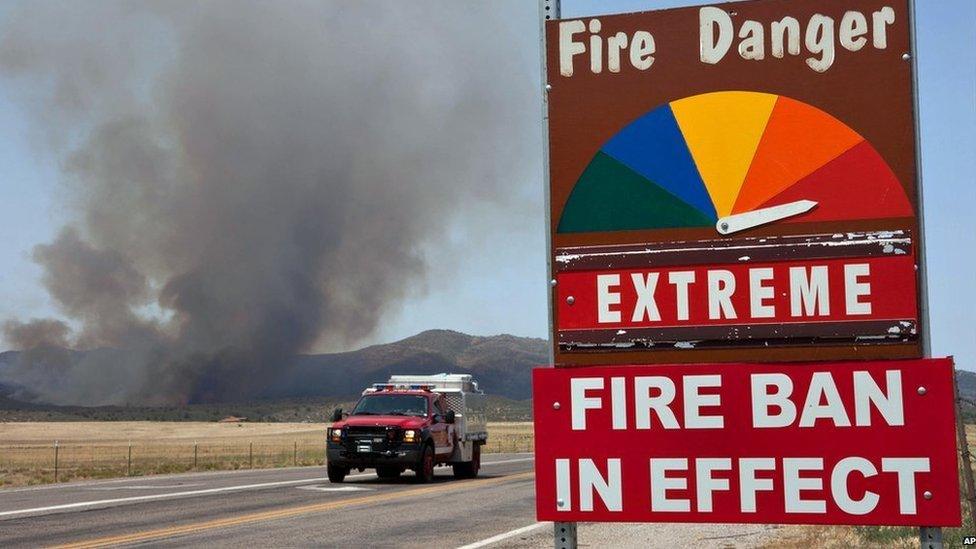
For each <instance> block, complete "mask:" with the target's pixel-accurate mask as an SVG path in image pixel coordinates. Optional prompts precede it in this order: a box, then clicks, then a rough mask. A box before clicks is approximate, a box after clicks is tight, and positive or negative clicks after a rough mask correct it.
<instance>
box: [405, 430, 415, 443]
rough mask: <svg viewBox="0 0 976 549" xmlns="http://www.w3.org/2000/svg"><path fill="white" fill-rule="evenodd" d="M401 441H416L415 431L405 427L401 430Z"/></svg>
mask: <svg viewBox="0 0 976 549" xmlns="http://www.w3.org/2000/svg"><path fill="white" fill-rule="evenodd" d="M403 442H417V431H415V430H413V429H407V430H406V431H404V432H403Z"/></svg>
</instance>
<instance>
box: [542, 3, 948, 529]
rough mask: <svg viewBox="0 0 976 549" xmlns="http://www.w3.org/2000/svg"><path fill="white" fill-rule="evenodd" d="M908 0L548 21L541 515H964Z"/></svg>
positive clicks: (823, 520) (859, 518) (788, 519)
mask: <svg viewBox="0 0 976 549" xmlns="http://www.w3.org/2000/svg"><path fill="white" fill-rule="evenodd" d="M910 36H911V4H910V0H857V1H853V0H789V1H787V0H756V1H747V2H735V3H725V4H721V5H718V6H700V7H691V8H680V9H671V10H661V11H650V12H643V13H633V14H621V15H608V16H599V17H586V18H581V19H570V20H553V21H547V22H546V25H545V44H546V52H545V55H546V69H547V74H546V83H547V86H546V89H547V101H548V129H549V135H548V145H549V150H548V153H549V156H548V159H549V195H548V196H549V208H550V211H549V220H550V226H549V231H550V239H549V241H550V244H551V246H550V258H549V259H550V266H551V270H552V274H553V280H552V288H551V292H552V296H551V297H552V304H553V306H552V310H551V315H552V334H551V337H552V341H553V347H554V348H553V352H554V354H553V356H554V361H555V366H556V368H540V369H536V370H535V372H534V378H533V380H534V386H533V396H534V406H535V436H536V475H537V476H536V479H537V480H536V489H537V506H538V507H537V515H538V517H539V519H540V520H553V521H558V522H572V521H591V520H593V521H663V522H758V523H771V522H782V523H814V524H892V525H894V524H898V525H919V524H925V525H929V526H939V525H958V524H959V523H960V507H959V499H958V495H959V491H958V483H957V477H956V470H957V466H956V463H957V456H956V442H955V435H954V417H955V415H954V414H955V412H954V392H953V391H954V388H953V374H952V372H953V369H952V363H951V360H950V359H930V358H928V357H926V358H922V357H923V355H924V354H926V353H925V349H926V345H927V342H926V341H924V340H923V338H924V337H925V333H926V326H925V325H924V324H923V323H924V322H925V321H926V318H927V316H926V312H925V310H924V292H922V290H923V288H924V279H920V273H919V270H920V267H921V265H922V241H921V237H920V236H921V235H920V228H921V227H920V222H919V218H920V210H921V202H920V198H919V191H918V187H917V179H918V173H917V172H918V166H917V159H916V144H917V142H916V129H915V126H916V125H915V119H914V117H915V112H914V88H913V86H914V84H913V80H914V78H913V72H912V71H913V63H912V55H911V52H912V49H911V46H912V44H911V39H910Z"/></svg>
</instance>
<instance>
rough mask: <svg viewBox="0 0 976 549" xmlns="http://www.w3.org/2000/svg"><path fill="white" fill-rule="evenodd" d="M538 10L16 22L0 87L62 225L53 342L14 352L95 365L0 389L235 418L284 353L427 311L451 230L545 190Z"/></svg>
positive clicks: (33, 334) (21, 336) (38, 336)
mask: <svg viewBox="0 0 976 549" xmlns="http://www.w3.org/2000/svg"><path fill="white" fill-rule="evenodd" d="M534 9H535V8H534V5H532V6H529V5H526V3H524V2H517V1H514V0H513V1H512V2H509V3H497V2H491V3H487V2H486V3H481V4H478V5H474V4H471V3H463V2H448V1H443V2H410V3H405V2H396V3H394V2H389V1H376V2H367V1H362V0H357V1H356V2H339V1H336V2H323V1H321V0H317V1H314V2H299V1H294V0H292V1H287V2H257V1H253V2H242V1H208V2H196V1H194V2H175V1H173V0H165V1H159V2H138V1H124V2H111V1H102V2H96V3H88V2H85V3H80V2H74V3H72V2H68V3H66V2H49V3H44V2H38V1H31V2H29V3H26V4H24V5H21V6H19V9H15V10H11V13H10V14H9V15H8V17H7V20H6V22H5V26H4V27H3V28H2V30H0V32H2V37H0V74H2V75H3V76H4V80H3V83H4V85H6V86H8V87H9V88H10V89H11V90H14V92H15V93H16V96H17V98H18V100H20V101H21V102H22V104H24V105H25V106H27V108H29V109H30V112H31V113H33V120H34V122H35V125H34V131H35V135H34V138H35V139H36V142H37V143H40V144H41V145H42V147H43V148H44V150H46V151H48V152H49V153H50V154H52V155H54V158H55V159H56V161H57V162H58V164H59V165H60V166H61V168H62V173H63V181H64V186H63V195H64V200H65V203H66V204H67V205H68V207H69V208H70V211H71V212H74V214H73V215H74V221H73V222H72V223H71V224H70V226H69V227H66V228H65V229H64V230H63V231H62V232H61V233H60V234H59V235H58V236H57V238H56V239H55V240H54V241H53V242H51V243H49V244H43V245H39V246H37V247H36V249H35V250H34V252H33V258H34V260H35V261H36V262H37V263H38V264H39V265H41V266H42V267H43V269H44V275H43V280H42V281H43V284H44V286H45V287H46V288H47V290H48V292H49V293H50V296H51V297H52V298H53V300H54V301H55V303H56V304H57V305H58V307H59V308H60V310H61V311H62V312H63V314H64V316H65V319H66V320H67V321H68V324H66V323H65V322H63V321H61V320H52V319H47V320H34V321H31V322H19V321H8V322H7V323H6V324H5V325H4V330H5V334H6V338H7V341H8V342H10V343H12V344H14V345H15V346H19V347H20V348H23V349H41V350H43V349H48V348H50V347H61V346H66V345H68V346H72V347H76V348H81V349H90V350H93V351H91V352H88V353H81V354H78V353H61V355H58V356H56V357H54V358H52V357H51V356H49V355H50V353H47V354H45V355H44V357H43V358H42V359H38V358H37V356H36V355H37V354H38V352H26V353H22V354H21V355H20V357H19V358H18V361H17V363H16V364H14V365H11V366H10V367H9V368H7V369H6V370H5V373H4V374H3V376H5V377H6V381H8V382H11V383H15V384H17V385H20V386H24V387H27V388H28V389H29V390H30V391H31V392H32V393H33V394H35V395H36V398H37V399H39V400H43V401H48V402H55V403H70V404H106V403H126V402H133V403H134V402H139V403H168V402H186V401H201V400H220V399H241V398H248V397H250V396H253V395H255V394H259V393H260V390H261V388H262V387H263V386H265V385H266V384H267V383H268V381H269V379H271V378H272V377H273V376H275V375H281V373H282V372H283V371H284V370H286V369H287V367H288V364H289V360H290V359H291V357H292V356H294V355H295V354H296V353H300V352H305V351H308V350H310V349H311V348H312V347H313V346H318V347H319V348H321V347H330V346H331V347H343V346H347V345H350V344H353V343H355V342H357V341H361V340H362V339H364V338H366V337H368V336H369V335H370V334H371V333H372V332H373V331H374V330H375V328H376V327H377V324H378V322H379V321H380V319H381V318H382V317H383V315H384V314H385V313H389V312H390V311H391V309H392V308H393V307H395V306H396V305H397V304H399V303H400V302H402V300H403V299H404V298H405V297H407V296H408V295H410V294H411V292H417V291H421V290H422V288H423V287H424V284H425V282H424V280H425V276H426V275H427V274H428V273H427V264H426V261H425V255H426V254H427V252H428V250H430V249H432V247H436V246H438V245H439V243H440V242H441V240H442V239H443V238H444V237H445V235H446V233H447V227H448V226H449V225H450V223H451V222H452V221H453V220H457V219H459V218H463V217H464V216H467V215H470V214H471V213H472V212H475V211H478V210H481V211H482V212H483V211H484V210H485V209H494V210H497V212H498V216H499V217H498V219H496V220H494V222H495V223H498V224H504V223H506V218H507V217H509V216H517V215H519V214H520V213H521V212H523V211H525V210H524V209H521V208H520V206H519V205H518V204H513V203H512V201H513V200H512V197H513V196H518V192H517V191H518V189H519V188H520V187H521V188H524V187H525V186H526V185H533V186H538V185H539V183H538V179H537V177H536V170H537V168H536V167H535V165H534V163H533V162H532V159H533V158H534V153H535V151H536V147H537V135H536V134H537V132H538V131H539V130H538V123H537V120H538V115H539V113H538V110H537V102H536V101H535V99H534V98H535V97H536V96H535V94H536V92H537V89H538V88H537V86H538V74H537V63H538V62H537V50H536V49H535V47H536V34H535V32H536V28H535V24H536V23H535V22H534V15H535V14H534ZM532 206H535V207H537V205H535V204H533V205H532ZM478 217H479V218H484V217H485V216H484V215H483V214H482V215H480V216H478ZM489 217H490V216H489ZM486 230H487V229H486ZM69 324H70V326H71V330H70V331H69V328H68V326H69ZM42 354H43V353H42ZM3 380H4V379H2V378H0V381H3Z"/></svg>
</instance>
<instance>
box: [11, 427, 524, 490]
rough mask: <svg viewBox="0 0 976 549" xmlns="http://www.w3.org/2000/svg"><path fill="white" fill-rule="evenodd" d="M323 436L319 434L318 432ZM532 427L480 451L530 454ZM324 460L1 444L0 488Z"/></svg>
mask: <svg viewBox="0 0 976 549" xmlns="http://www.w3.org/2000/svg"><path fill="white" fill-rule="evenodd" d="M323 435H324V433H323ZM533 450H534V437H533V436H532V430H531V426H529V427H525V426H516V427H513V428H502V429H499V430H498V432H494V431H492V430H490V431H489V436H488V441H487V443H486V444H485V445H484V446H483V447H482V452H484V453H516V452H532V451H533ZM324 464H325V441H324V436H323V437H321V438H314V439H312V438H305V437H303V438H300V439H295V440H274V441H260V440H255V441H239V440H235V441H230V442H227V441H217V442H213V441H207V442H204V441H195V442H184V441H172V442H170V441H161V442H145V441H140V442H138V443H137V442H133V443H121V444H120V443H79V442H77V441H72V442H68V443H62V442H59V441H52V442H51V443H48V444H37V443H31V444H7V443H3V442H0V486H11V485H29V484H44V483H51V482H66V481H70V480H80V479H91V478H115V477H124V476H140V475H150V474H163V473H181V472H189V471H217V470H234V469H257V468H270V467H289V466H309V465H324Z"/></svg>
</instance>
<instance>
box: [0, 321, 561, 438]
mask: <svg viewBox="0 0 976 549" xmlns="http://www.w3.org/2000/svg"><path fill="white" fill-rule="evenodd" d="M546 345H547V344H546V341H545V340H542V339H533V338H524V337H515V336H511V335H498V336H471V335H467V334H463V333H460V332H455V331H451V330H430V331H426V332H422V333H420V334H417V335H415V336H412V337H409V338H406V339H403V340H401V341H396V342H393V343H388V344H382V345H373V346H370V347H366V348H363V349H360V350H357V351H351V352H346V353H334V354H316V355H300V356H297V357H294V359H293V360H291V361H290V363H288V364H283V365H282V366H280V367H279V370H278V371H279V375H278V377H277V379H276V380H275V381H274V382H273V383H271V384H270V385H268V386H267V388H266V389H265V390H264V391H263V392H261V393H260V394H258V395H255V396H254V397H253V398H249V399H246V400H244V399H242V401H240V402H232V403H210V404H190V405H188V406H166V407H152V408H146V407H139V406H98V407H82V406H53V405H48V404H45V403H41V402H25V400H26V401H29V400H31V398H30V395H31V391H30V387H22V386H18V387H14V386H12V385H9V384H8V385H6V386H5V385H4V384H3V375H2V373H3V369H4V368H5V367H7V366H9V365H10V364H12V363H13V362H14V361H16V360H17V357H18V356H19V352H18V351H7V352H4V353H0V419H6V420H12V419H16V418H21V419H51V420H54V419H58V420H66V419H140V418H143V419H172V420H179V419H196V420H206V419H219V418H220V417H223V416H225V415H231V414H233V415H246V416H248V417H251V418H252V419H259V418H261V419H262V420H266V421H296V420H297V421H304V420H318V421H321V420H322V417H324V414H326V413H327V411H324V410H326V408H329V409H331V408H330V407H331V406H334V405H335V404H337V403H342V402H348V401H350V400H352V399H353V398H354V397H355V396H356V395H358V394H359V393H360V392H361V391H362V389H363V387H366V386H368V385H369V384H371V383H374V382H377V381H384V380H386V379H387V377H388V376H389V375H390V374H395V373H401V374H402V373H415V374H436V373H440V372H452V373H470V374H473V375H474V376H475V378H476V379H478V380H479V382H480V384H481V388H482V389H483V390H485V392H486V393H488V394H489V395H491V396H492V397H493V398H492V399H491V401H490V406H491V407H492V409H493V413H492V415H493V416H495V417H498V418H500V419H502V418H508V419H527V418H528V414H529V413H530V411H529V410H528V405H527V404H526V403H524V402H521V401H524V400H526V399H529V398H530V397H531V370H532V368H533V367H534V366H536V365H539V364H544V363H545V362H546V356H547V350H546ZM47 352H52V353H65V354H70V356H71V357H72V359H74V360H80V359H81V358H83V357H84V355H85V353H86V352H85V351H68V350H64V349H51V350H50V351H47ZM88 352H100V353H105V352H113V351H112V350H105V349H99V350H95V351H88ZM114 352H117V351H114Z"/></svg>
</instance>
